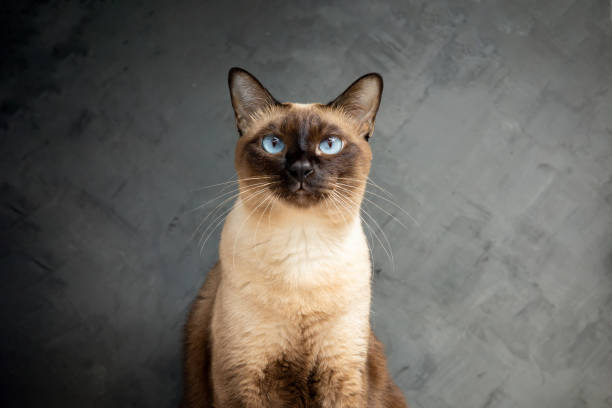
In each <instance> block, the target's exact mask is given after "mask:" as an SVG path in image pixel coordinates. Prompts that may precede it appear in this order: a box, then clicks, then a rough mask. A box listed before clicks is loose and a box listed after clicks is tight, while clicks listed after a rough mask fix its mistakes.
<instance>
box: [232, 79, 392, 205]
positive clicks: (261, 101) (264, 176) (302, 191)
mask: <svg viewBox="0 0 612 408" xmlns="http://www.w3.org/2000/svg"><path fill="white" fill-rule="evenodd" d="M229 88H230V95H231V101H232V105H233V107H234V112H235V115H236V125H237V127H238V133H239V135H240V137H239V139H238V143H237V145H236V154H235V166H236V171H237V173H238V178H239V181H240V188H241V199H242V201H243V202H245V205H247V206H249V207H251V208H255V206H256V205H258V204H260V203H261V202H262V201H263V200H264V199H266V200H270V201H274V202H275V203H280V204H282V205H284V206H288V207H292V208H298V209H312V208H315V209H317V210H320V209H321V208H323V209H325V208H334V206H335V207H336V208H338V207H340V208H342V207H344V208H352V209H354V208H357V210H358V207H359V205H360V204H361V199H362V197H363V192H364V190H365V185H366V180H367V176H368V173H369V171H370V162H371V160H372V151H371V149H370V145H369V142H368V140H369V139H370V137H371V136H372V133H373V131H374V120H375V118H376V113H377V111H378V107H379V105H380V99H381V94H382V89H383V81H382V78H381V76H380V75H379V74H375V73H372V74H367V75H364V76H362V77H360V78H359V79H357V80H356V81H355V82H353V83H352V84H351V85H350V86H349V87H348V88H347V89H346V90H345V91H344V92H343V93H342V94H340V96H338V97H337V98H336V99H334V100H333V101H331V102H330V103H327V104H319V103H311V104H299V103H288V102H279V101H277V100H276V99H275V98H274V97H273V96H272V95H271V94H270V92H268V90H267V89H266V88H265V87H264V86H263V85H262V84H261V83H260V82H259V81H258V80H257V79H256V78H255V77H254V76H253V75H251V74H249V73H248V72H246V71H245V70H243V69H240V68H232V69H231V70H230V71H229ZM256 194H258V196H256Z"/></svg>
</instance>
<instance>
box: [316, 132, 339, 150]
mask: <svg viewBox="0 0 612 408" xmlns="http://www.w3.org/2000/svg"><path fill="white" fill-rule="evenodd" d="M319 149H321V151H322V152H323V153H325V154H336V153H338V152H339V151H340V150H341V149H342V140H340V139H339V138H337V137H336V136H330V137H328V138H327V139H323V141H321V143H320V144H319Z"/></svg>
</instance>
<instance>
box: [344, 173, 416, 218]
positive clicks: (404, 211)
mask: <svg viewBox="0 0 612 408" xmlns="http://www.w3.org/2000/svg"><path fill="white" fill-rule="evenodd" d="M336 185H340V186H346V187H353V186H350V185H348V184H343V183H336ZM365 192H366V193H368V194H372V195H374V196H376V197H378V198H381V199H383V200H385V201H386V202H388V203H389V204H391V205H393V206H394V207H396V208H398V209H399V210H400V211H402V212H403V213H404V214H405V215H406V216H407V217H408V218H410V220H411V221H412V222H413V223H414V224H415V225H416V226H417V227H421V225H420V224H419V223H418V222H417V220H416V219H415V218H414V217H413V216H412V215H411V214H410V213H409V212H408V211H406V210H405V209H403V208H402V207H400V206H399V205H398V204H397V203H395V202H394V201H392V200H389V199H388V198H387V197H384V196H382V195H380V194H377V193H375V192H373V191H368V190H366V191H365Z"/></svg>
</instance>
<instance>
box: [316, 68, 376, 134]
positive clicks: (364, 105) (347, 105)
mask: <svg viewBox="0 0 612 408" xmlns="http://www.w3.org/2000/svg"><path fill="white" fill-rule="evenodd" d="M382 91H383V80H382V77H381V76H380V75H379V74H376V73H371V74H366V75H364V76H362V77H361V78H359V79H357V80H356V81H355V82H353V83H352V84H351V85H350V86H349V87H348V88H347V89H346V91H344V92H342V94H341V95H340V96H338V97H337V98H336V99H334V100H333V101H331V102H330V103H329V104H328V106H330V107H332V108H339V109H342V110H343V111H344V112H346V113H347V114H348V115H349V116H351V117H352V118H353V119H355V120H356V121H357V122H358V123H359V132H360V133H361V134H362V135H363V136H364V137H365V138H366V140H367V139H369V138H370V136H372V132H373V131H374V121H375V119H376V113H377V112H378V107H379V106H380V98H381V96H382Z"/></svg>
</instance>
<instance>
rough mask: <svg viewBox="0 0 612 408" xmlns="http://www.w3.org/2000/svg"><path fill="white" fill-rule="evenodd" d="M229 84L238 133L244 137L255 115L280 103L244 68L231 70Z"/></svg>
mask: <svg viewBox="0 0 612 408" xmlns="http://www.w3.org/2000/svg"><path fill="white" fill-rule="evenodd" d="M228 83H229V89H230V96H231V98H232V106H233V107H234V113H235V114H236V125H237V126H238V133H240V136H242V135H243V134H244V133H245V132H246V131H247V130H248V128H249V126H250V125H251V122H252V121H253V117H254V115H255V113H257V112H258V111H260V110H262V109H265V108H266V107H269V106H272V105H277V104H278V101H277V100H276V99H274V97H273V96H272V95H271V94H270V92H268V90H267V89H266V88H264V86H263V85H262V84H261V83H260V82H259V81H258V80H257V78H255V77H254V76H253V75H251V74H249V73H248V72H247V71H245V70H244V69H242V68H237V67H234V68H232V69H230V70H229V73H228Z"/></svg>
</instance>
